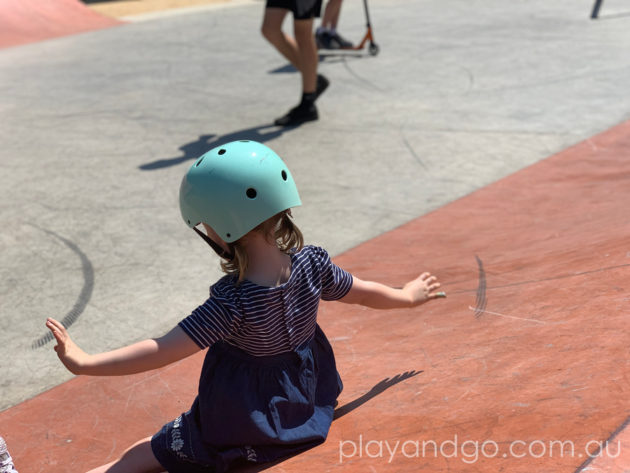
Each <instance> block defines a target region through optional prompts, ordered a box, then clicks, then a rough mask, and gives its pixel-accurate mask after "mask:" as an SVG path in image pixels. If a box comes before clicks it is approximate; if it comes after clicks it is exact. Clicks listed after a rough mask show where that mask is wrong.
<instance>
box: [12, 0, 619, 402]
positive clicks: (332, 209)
mask: <svg viewBox="0 0 630 473" xmlns="http://www.w3.org/2000/svg"><path fill="white" fill-rule="evenodd" d="M591 6H592V5H591V2H590V1H581V0H580V1H577V2H576V1H569V0H560V1H557V2H545V1H542V0H536V1H518V2H510V3H506V2H499V1H496V0H490V1H484V2H479V1H458V0H456V1H452V2H449V3H448V5H445V4H444V3H443V2H438V1H435V0H429V1H422V2H412V1H403V0H380V1H373V2H371V3H370V8H371V14H372V17H373V23H374V30H375V38H376V42H377V43H378V44H379V45H380V47H381V53H380V55H378V56H376V57H371V56H369V55H367V54H366V53H365V52H362V53H357V54H355V53H340V54H325V55H323V57H322V60H321V63H320V64H321V72H323V73H324V74H326V75H327V76H328V77H329V78H330V79H331V83H332V85H331V87H330V89H329V90H328V91H327V92H326V93H325V95H323V96H322V98H321V99H320V102H319V108H320V115H321V119H320V121H318V122H316V123H310V124H307V125H304V126H302V127H299V128H296V129H291V130H284V129H279V128H276V127H273V126H271V123H272V122H273V119H274V118H276V117H277V116H279V115H281V114H283V113H284V112H285V111H286V110H288V108H290V107H291V106H293V105H294V104H295V102H296V101H297V98H298V96H299V93H300V90H299V78H298V75H297V74H296V73H295V72H294V71H293V70H292V69H291V68H290V67H288V66H287V64H286V62H285V61H284V60H283V59H282V58H280V57H279V56H278V54H277V53H276V52H275V51H274V50H273V49H272V48H271V47H270V46H269V45H268V44H266V43H265V42H264V40H263V39H262V37H261V35H260V33H259V26H260V20H261V16H262V9H263V4H262V3H258V2H256V3H243V4H238V5H229V6H228V7H213V8H208V9H206V8H204V9H195V10H194V11H193V10H191V12H190V13H188V14H186V13H183V14H181V12H179V13H180V14H173V15H160V16H157V17H155V16H153V17H144V18H149V19H146V20H145V21H138V22H130V23H128V24H125V25H122V26H119V27H115V28H111V29H107V30H100V31H96V32H91V33H84V34H81V35H76V36H70V37H65V38H60V39H55V40H50V41H46V42H42V43H37V44H31V45H26V46H19V47H14V48H9V49H5V50H1V51H0V96H2V97H3V100H2V102H1V103H0V114H1V115H0V121H1V123H2V126H1V127H0V143H1V146H0V166H1V169H0V202H2V204H1V206H0V228H1V230H0V252H1V254H2V261H3V264H2V265H1V266H0V295H1V299H2V302H3V303H2V305H1V306H0V324H1V325H0V359H2V360H5V362H4V363H3V366H2V368H3V373H2V379H1V381H0V389H1V390H2V391H1V394H0V403H1V404H0V409H4V408H7V407H9V406H12V405H15V404H17V403H20V402H21V401H23V400H25V399H28V398H31V397H33V396H35V395H36V394H38V393H40V392H42V391H44V390H46V389H48V388H50V387H53V386H56V385H58V384H60V383H62V382H64V381H66V380H68V379H69V378H70V377H71V375H69V374H68V373H67V372H66V371H65V369H64V368H63V367H62V366H61V365H60V364H59V363H58V361H57V359H56V357H55V355H54V352H53V351H52V344H51V343H49V342H47V340H46V338H43V337H45V334H46V331H45V328H44V320H45V318H46V317H47V316H54V317H57V318H60V319H62V318H66V320H67V321H69V322H72V326H71V330H70V332H71V334H72V335H73V337H74V338H75V340H76V341H77V342H78V343H79V344H80V345H81V346H83V347H84V348H85V349H86V350H88V351H93V352H96V351H102V350H106V349H110V348H114V347H118V346H121V345H123V344H127V343H130V342H132V341H135V340H139V339H142V338H146V337H148V336H155V335H160V334H161V333H163V332H165V331H166V330H167V329H169V328H170V327H171V326H173V325H174V324H175V323H177V322H178V321H179V320H180V319H181V318H182V317H184V316H186V315H187V314H188V313H189V312H190V310H192V309H193V308H194V307H196V305H197V304H199V303H200V302H202V301H203V300H204V298H205V296H206V294H207V286H208V285H209V284H210V283H211V282H212V281H213V280H214V279H215V278H216V277H218V276H219V274H220V273H219V270H218V264H217V260H216V258H215V257H214V256H213V255H212V254H210V253H209V252H208V249H207V248H206V247H205V246H204V245H203V244H201V243H200V241H198V238H197V237H196V236H195V235H194V234H193V233H192V232H190V230H188V229H187V227H186V226H185V225H184V224H183V222H182V221H181V219H180V216H179V211H178V206H177V192H178V186H179V182H180V180H181V177H182V175H183V173H184V172H185V170H186V168H187V167H188V166H189V165H190V164H191V162H192V160H193V159H194V158H195V157H197V156H198V155H200V154H202V153H203V152H204V151H205V150H207V149H209V148H211V147H213V146H216V145H218V144H220V143H225V142H227V141H231V140H234V139H244V138H247V139H254V140H258V141H262V142H264V143H266V144H267V145H269V146H271V147H272V148H274V149H275V150H276V151H277V152H278V153H279V154H280V155H281V156H283V157H284V158H285V160H286V161H287V163H288V165H289V166H290V168H291V170H292V173H293V174H294V176H295V177H296V180H297V183H298V187H299V189H300V192H301V195H302V200H303V202H304V206H303V207H302V208H300V209H299V210H298V211H297V212H296V217H297V220H298V223H299V224H300V226H301V228H302V230H303V231H304V233H305V235H306V237H307V241H308V242H310V243H316V244H321V245H323V246H325V247H327V248H328V249H329V251H330V252H331V253H332V254H339V253H341V252H343V251H345V250H347V249H350V248H352V247H354V246H356V245H357V244H359V243H361V242H364V241H366V240H369V239H371V238H373V237H375V236H377V235H380V234H382V233H383V232H385V231H386V230H389V229H392V228H394V227H397V226H399V225H401V224H403V223H405V222H407V221H409V220H412V219H414V218H415V217H418V216H420V215H423V214H426V213H427V212H430V211H432V210H434V209H437V208H439V207H441V206H443V205H445V204H446V203H449V202H452V201H454V200H456V199H458V198H460V197H462V196H465V195H467V194H469V193H471V192H472V191H474V190H476V189H479V188H481V187H484V186H486V185H487V184H489V183H491V182H494V181H496V180H498V179H500V178H502V177H504V176H506V175H509V174H512V173H514V172H515V171H517V170H519V169H522V168H524V167H526V166H529V165H531V164H533V163H535V162H537V161H539V160H541V159H543V158H545V157H547V156H549V155H551V154H553V153H555V152H557V151H559V150H562V149H564V148H566V147H568V146H569V145H572V144H574V143H576V142H578V141H581V140H583V139H586V138H588V137H590V136H592V135H594V134H596V133H598V132H600V131H602V130H605V129H608V128H610V127H611V126H613V125H615V124H617V123H620V122H622V121H625V120H627V119H628V118H630V99H629V98H628V95H627V84H628V83H630V63H629V62H628V59H627V58H628V54H627V52H628V50H629V47H630V28H628V24H629V23H628V21H630V18H627V17H626V16H625V15H626V13H630V9H629V8H628V5H627V4H625V3H624V2H621V1H619V0H617V1H613V0H607V1H606V2H605V4H604V8H603V9H602V12H601V15H600V16H601V18H600V20H597V21H591V20H590V19H589V13H590V8H591ZM340 29H341V31H342V32H343V33H344V34H345V35H347V36H348V37H350V38H352V39H359V38H360V37H361V36H362V34H363V33H364V17H363V11H362V6H361V4H360V3H359V2H346V4H345V5H344V11H343V16H342V23H341V26H340ZM497 225H500V222H497ZM382 251H383V253H384V254H386V253H387V248H386V247H383V248H382ZM453 251H456V249H453Z"/></svg>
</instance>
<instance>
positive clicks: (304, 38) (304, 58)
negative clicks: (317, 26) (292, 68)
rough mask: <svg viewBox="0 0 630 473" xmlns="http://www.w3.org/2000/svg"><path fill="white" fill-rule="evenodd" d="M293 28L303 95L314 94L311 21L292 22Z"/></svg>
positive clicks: (315, 74) (314, 56)
mask: <svg viewBox="0 0 630 473" xmlns="http://www.w3.org/2000/svg"><path fill="white" fill-rule="evenodd" d="M293 28H294V32H295V40H296V42H297V51H298V55H299V56H298V57H299V59H298V60H299V63H298V64H299V67H298V69H299V70H300V72H301V73H302V90H303V92H304V93H305V94H309V93H313V92H315V87H316V84H317V63H318V60H319V57H318V55H317V45H316V44H315V37H314V36H313V19H312V18H310V19H307V20H294V22H293Z"/></svg>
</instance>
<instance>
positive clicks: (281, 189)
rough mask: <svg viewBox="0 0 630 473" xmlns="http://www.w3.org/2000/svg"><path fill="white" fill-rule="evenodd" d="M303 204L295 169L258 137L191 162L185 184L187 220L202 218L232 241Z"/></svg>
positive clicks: (182, 201)
mask: <svg viewBox="0 0 630 473" xmlns="http://www.w3.org/2000/svg"><path fill="white" fill-rule="evenodd" d="M298 205H302V201H301V200H300V196H299V195H298V191H297V187H296V186H295V181H294V180H293V177H292V176H291V173H290V172H289V168H288V167H287V166H286V164H284V162H283V161H282V159H280V157H279V156H278V155H277V154H276V153H275V152H274V151H273V150H272V149H270V148H268V147H267V146H265V145H262V144H260V143H257V142H256V141H232V142H231V143H227V144H224V145H222V146H218V147H216V148H213V149H211V150H210V151H208V152H207V153H205V154H204V155H203V156H201V157H200V158H199V159H197V161H195V163H194V164H193V165H192V166H191V167H190V169H189V170H188V172H187V173H186V175H185V176H184V179H183V180H182V184H181V187H180V189H179V208H180V210H181V213H182V217H183V218H184V221H185V222H186V224H187V225H188V226H189V227H191V228H194V227H196V226H197V225H199V224H200V223H202V222H203V223H206V224H207V225H210V226H211V227H212V229H213V230H214V231H215V232H216V233H217V234H218V235H219V236H220V237H221V239H223V240H224V241H226V242H228V243H232V242H234V241H236V240H238V239H239V238H241V237H242V236H243V235H245V234H246V233H247V232H249V231H250V230H253V229H254V228H255V227H256V226H258V225H259V224H261V223H262V222H264V221H265V220H267V219H268V218H270V217H273V216H274V215H276V214H277V213H279V212H282V211H283V210H286V209H289V208H291V207H296V206H298Z"/></svg>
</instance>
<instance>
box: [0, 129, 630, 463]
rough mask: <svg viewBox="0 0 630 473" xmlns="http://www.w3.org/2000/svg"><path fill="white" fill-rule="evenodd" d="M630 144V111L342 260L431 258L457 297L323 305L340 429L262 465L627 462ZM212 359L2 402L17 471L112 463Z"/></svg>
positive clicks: (397, 268) (380, 264) (399, 262)
mask: <svg viewBox="0 0 630 473" xmlns="http://www.w3.org/2000/svg"><path fill="white" fill-rule="evenodd" d="M629 151H630V122H626V123H624V124H621V125H619V126H617V127H615V128H613V129H611V130H609V131H607V132H605V133H603V134H601V135H599V136H596V137H594V138H592V139H590V140H587V141H585V142H582V143H580V144H579V145H576V146H574V147H572V148H570V149H568V150H565V151H564V152H562V153H559V154H557V155H555V156H552V157H550V158H548V159H547V160H545V161H543V162H541V163H538V164H536V165H534V166H532V167H530V168H527V169H525V170H523V171H521V172H519V173H517V174H514V175H512V176H510V177H508V178H506V179H503V180H501V181H498V182H496V183H494V184H492V185H490V186H488V187H486V188H484V189H481V190H480V191H478V192H475V193H474V194H471V195H469V196H467V197H465V198H463V199H460V200H458V201H456V202H454V203H452V204H450V205H447V206H445V207H443V208H441V209H439V210H437V211H435V212H433V213H431V214H429V215H426V216H423V217H421V218H418V219H417V220H414V221H412V222H410V223H409V224H407V225H404V226H402V227H400V228H398V229H396V230H394V231H392V232H389V233H387V234H384V235H382V236H381V237H378V238H376V239H374V240H371V241H368V242H366V243H364V244H362V245H360V246H358V247H357V248H354V249H352V250H350V251H348V252H347V253H345V254H343V255H341V256H340V257H338V258H336V259H335V261H336V262H337V263H338V264H339V265H341V266H343V267H345V268H346V269H348V270H350V271H351V272H353V273H354V274H356V275H357V276H358V277H361V278H366V279H376V280H380V281H383V282H386V283H389V284H392V285H400V284H402V283H404V282H405V281H407V280H409V279H411V278H413V277H415V276H417V275H418V274H419V273H420V272H421V271H424V270H428V271H431V272H433V273H435V274H437V275H438V276H439V277H440V279H441V281H442V282H443V288H444V289H445V290H446V292H447V293H448V298H447V299H443V300H437V301H433V302H431V303H429V304H427V305H425V306H422V307H419V308H417V309H413V310H397V311H387V312H382V311H381V312H379V311H374V310H368V309H365V308H361V307H358V306H347V305H343V304H339V303H326V304H323V305H322V308H321V312H320V324H321V326H322V327H323V329H324V331H325V332H326V334H327V335H328V337H329V338H330V340H331V343H332V345H333V347H334V350H335V353H336V356H337V363H338V368H339V371H340V372H341V375H342V378H343V380H344V384H345V389H344V391H343V393H342V395H341V397H340V399H339V402H340V405H339V407H338V409H337V419H336V420H335V421H334V422H333V425H332V428H331V431H330V435H329V437H328V439H327V441H326V443H325V444H323V445H321V446H319V447H317V448H314V449H312V450H310V451H308V452H305V453H303V454H301V455H298V456H296V457H293V458H291V459H288V460H286V461H284V462H280V463H278V464H276V465H272V466H268V465H265V466H263V467H252V468H250V469H249V470H248V471H249V472H251V471H260V470H261V469H267V468H269V469H270V470H271V471H276V472H300V473H307V472H313V473H323V472H330V471H340V472H341V471H351V472H361V473H363V472H396V473H398V472H405V473H416V472H431V473H435V472H438V473H440V472H444V473H445V472H458V473H459V472H471V473H472V472H475V473H478V472H483V473H496V472H509V473H531V472H536V473H581V472H582V471H584V472H589V473H594V472H598V473H599V472H604V471H606V472H623V471H628V470H629V469H630V451H629V449H628V446H629V445H630V438H629V437H630V432H629V431H628V425H629V423H630V422H629V421H628V418H629V417H630V407H629V402H628V399H630V362H629V357H628V347H629V346H630V319H629V314H630V211H629V206H630V160H629V159H628V158H627V157H628V153H629ZM156 335H159V334H156ZM50 356H55V355H54V353H53V352H52V350H51V354H50ZM202 361H203V354H199V355H198V356H193V357H191V358H189V359H187V360H183V361H182V362H179V363H177V364H174V365H172V366H169V367H167V368H166V369H162V370H157V371H155V372H151V373H144V374H141V375H138V376H129V377H123V378H114V379H101V378H87V377H78V378H76V379H73V380H72V381H70V382H68V383H65V384H63V385H61V386H59V387H57V388H55V389H52V390H50V391H48V392H46V393H44V394H42V395H40V396H38V397H36V398H34V399H32V400H30V401H27V402H24V403H22V404H20V405H18V406H15V407H13V408H11V409H8V410H6V411H4V412H2V413H0V427H1V430H2V435H3V436H4V437H5V438H6V439H7V442H8V444H9V447H10V450H11V453H12V455H13V456H14V458H15V460H16V464H17V466H18V469H19V470H20V471H25V472H39V471H45V472H47V473H63V472H78V471H85V470H88V469H89V468H93V467H96V466H97V465H100V464H103V463H106V462H109V461H112V460H113V459H114V458H116V457H117V456H118V455H120V454H121V453H122V452H123V451H124V449H125V448H126V447H127V446H129V445H131V444H132V443H134V442H135V441H137V440H139V439H140V438H143V437H146V436H149V435H152V434H153V433H154V432H156V431H157V430H158V429H159V428H160V427H161V425H162V424H163V423H165V422H167V421H170V420H171V419H173V418H174V417H175V416H177V415H179V413H181V412H183V411H185V410H187V409H188V407H189V406H190V404H191V403H192V401H193V399H194V396H195V391H196V385H197V378H198V376H199V372H200V368H201V363H202ZM42 375H45V373H42ZM593 454H597V458H596V459H594V460H593V459H590V458H589V455H593Z"/></svg>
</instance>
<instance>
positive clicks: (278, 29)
mask: <svg viewBox="0 0 630 473" xmlns="http://www.w3.org/2000/svg"><path fill="white" fill-rule="evenodd" d="M288 12H289V10H285V9H284V8H265V16H264V17H263V24H262V28H261V32H262V35H263V36H264V37H265V39H267V41H269V42H270V43H271V44H272V45H273V46H274V47H275V48H276V49H277V50H278V52H279V53H280V54H282V55H283V56H284V57H285V58H287V60H288V61H289V62H290V63H291V64H293V67H295V68H296V69H298V70H299V69H300V60H299V54H298V46H297V44H296V43H295V40H294V39H293V38H291V37H290V36H287V35H286V34H285V33H284V32H283V31H282V22H283V21H284V18H285V17H286V16H287V13H288Z"/></svg>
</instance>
